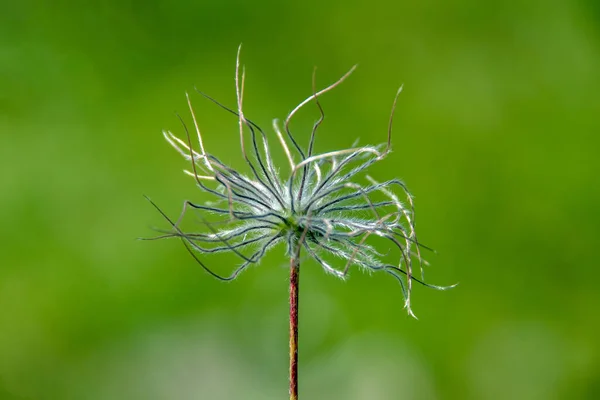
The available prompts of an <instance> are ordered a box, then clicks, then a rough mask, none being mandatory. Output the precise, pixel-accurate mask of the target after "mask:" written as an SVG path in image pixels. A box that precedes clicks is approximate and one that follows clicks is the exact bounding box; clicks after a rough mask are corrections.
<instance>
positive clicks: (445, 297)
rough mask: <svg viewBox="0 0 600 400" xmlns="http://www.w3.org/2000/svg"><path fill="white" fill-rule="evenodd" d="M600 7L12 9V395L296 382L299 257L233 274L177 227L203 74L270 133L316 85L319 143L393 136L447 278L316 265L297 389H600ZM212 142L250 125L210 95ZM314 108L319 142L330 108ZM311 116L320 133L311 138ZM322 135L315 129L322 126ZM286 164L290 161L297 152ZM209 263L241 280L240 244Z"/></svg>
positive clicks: (59, 5) (306, 116) (5, 76)
mask: <svg viewBox="0 0 600 400" xmlns="http://www.w3.org/2000/svg"><path fill="white" fill-rule="evenodd" d="M598 4H599V3H598V2H597V1H595V0H587V1H585V0H581V1H568V0H545V1H539V0H531V1H520V2H479V1H474V0H458V1H452V2H444V1H437V0H429V1H421V2H397V1H378V0H376V1H370V2H333V1H332V2H324V1H313V0H306V1H301V2H277V1H268V0H263V1H187V2H185V1H176V2H170V1H149V2H135V1H125V2H124V1H100V2H75V1H55V2H50V1H47V2H43V1H37V2H36V1H20V2H8V1H3V2H2V4H1V5H0V176H1V181H0V184H1V187H0V221H1V226H2V227H1V228H0V238H1V241H0V248H1V251H0V398H2V399H29V400H43V399H60V400H63V399H64V400H71V399H73V400H79V399H81V400H88V399H89V400H108V399H111V400H114V399H126V400H129V399H131V400H136V399H143V400H162V399H169V400H171V399H177V400H187V399H215V400H218V399H284V398H287V368H288V364H287V363H288V361H287V357H288V353H287V324H288V321H287V307H288V305H287V291H288V286H287V285H288V284H287V278H288V269H287V262H286V260H285V257H284V249H283V248H279V250H276V251H273V252H272V253H271V254H269V256H268V257H267V259H266V260H265V261H264V262H263V263H262V264H261V265H260V266H259V267H256V268H252V269H250V270H249V271H248V272H247V273H245V274H244V275H242V277H241V278H240V279H239V280H237V281H235V282H233V283H229V284H224V283H221V282H218V281H216V280H214V279H212V278H210V277H209V276H208V275H207V274H206V273H204V272H203V271H202V270H201V269H200V268H199V267H198V266H197V265H196V264H195V263H194V261H193V260H192V259H191V258H190V257H189V255H188V254H187V253H186V252H185V250H184V249H183V247H182V246H181V245H180V244H178V243H177V242H176V241H169V240H166V241H158V242H141V241H136V238H137V237H139V236H151V235H152V234H153V230H152V229H153V227H161V228H165V227H166V225H165V223H164V220H162V218H161V217H160V215H158V214H157V213H156V211H155V210H154V209H153V208H152V207H151V206H150V204H149V203H148V202H147V201H145V200H144V198H143V197H142V195H143V194H146V195H148V196H150V197H151V198H152V199H153V200H155V201H156V202H157V203H158V204H159V205H161V206H162V207H163V208H164V209H165V210H166V212H167V213H169V214H170V215H178V213H179V210H180V207H181V204H182V201H183V199H191V200H195V201H203V200H205V198H204V197H203V195H202V194H201V193H200V192H199V191H198V190H196V188H195V187H194V185H193V182H192V180H191V179H190V178H188V177H186V176H184V174H183V173H182V172H181V170H182V169H183V168H184V167H185V163H184V161H183V160H182V159H181V158H180V157H179V156H178V155H177V154H176V153H175V152H174V151H173V150H172V149H171V148H170V147H169V146H168V145H167V144H166V142H165V141H164V140H163V138H162V136H161V130H162V129H165V128H166V129H172V130H173V131H174V132H176V133H178V134H181V133H182V129H181V127H180V125H179V122H178V120H177V117H176V115H175V113H176V112H179V113H180V114H182V115H183V116H184V118H185V119H186V120H187V121H188V122H189V121H190V119H189V114H188V112H187V106H186V103H185V96H184V93H185V91H193V88H194V86H197V87H198V88H201V89H202V90H203V91H205V92H207V93H209V94H211V95H213V96H214V97H216V98H218V99H220V100H221V101H223V102H224V103H226V104H228V105H234V104H235V100H234V99H235V93H234V83H233V77H234V65H235V53H236V49H237V46H238V44H239V43H242V42H243V44H244V47H243V53H242V59H243V63H244V64H245V65H246V71H247V79H246V92H245V94H246V95H245V111H246V114H247V115H248V116H249V117H251V118H252V119H254V120H255V121H256V122H258V123H259V124H260V125H262V126H263V127H265V128H266V129H267V130H268V131H269V132H271V131H270V126H271V120H272V119H273V118H284V117H285V115H286V114H287V113H288V112H289V111H290V110H291V109H292V108H293V107H294V106H295V105H296V104H297V103H298V102H300V101H301V100H302V99H304V98H305V97H307V96H308V95H310V94H311V74H312V70H313V67H314V66H318V72H317V82H318V84H319V86H324V85H326V84H328V83H330V82H332V81H334V80H335V79H337V78H338V77H339V76H340V75H341V74H343V73H344V72H345V71H347V70H348V69H349V68H350V66H352V65H353V64H355V63H358V64H359V68H358V70H357V71H356V72H355V74H354V75H353V76H352V77H351V78H350V79H349V80H348V81H347V82H346V83H344V84H343V85H342V86H340V87H339V88H338V89H336V90H335V91H333V92H331V93H328V94H327V95H326V96H323V97H322V103H323V106H324V108H325V111H326V113H327V117H326V120H325V123H324V125H323V126H322V129H321V131H320V134H319V137H318V141H317V150H318V151H327V150H332V149H336V148H340V147H346V146H349V145H350V144H351V143H352V142H353V141H354V140H355V139H356V138H360V140H361V143H379V142H382V141H384V140H385V130H386V126H387V119H388V115H389V110H390V105H391V101H392V99H393V95H394V93H395V91H396V89H397V87H398V86H399V85H400V84H401V83H404V85H405V86H404V87H405V90H404V93H403V94H402V95H401V97H400V101H399V107H398V113H397V117H396V125H395V129H396V130H395V132H396V136H395V145H394V150H395V151H394V153H393V155H392V156H391V157H390V158H388V159H387V160H386V162H385V163H383V164H380V165H378V166H377V167H376V168H374V169H373V170H372V174H373V175H374V176H375V177H377V178H379V179H387V178H391V177H395V176H397V177H400V178H402V179H403V180H405V182H406V183H407V184H408V186H409V187H410V188H411V190H412V191H413V193H414V194H415V196H416V207H417V219H418V230H419V234H420V238H421V240H422V241H423V242H425V243H427V244H429V245H430V246H432V247H434V248H435V249H437V251H438V254H429V255H428V256H427V258H428V259H429V261H430V262H431V264H432V265H431V267H430V268H429V269H428V275H427V278H428V281H430V282H432V283H436V284H451V283H454V282H457V281H458V282H460V285H459V287H458V288H456V289H454V290H452V291H449V292H437V291H433V290H429V289H425V288H422V287H417V288H416V289H415V293H414V298H413V304H414V309H415V312H416V313H417V315H418V317H419V320H414V319H411V318H409V317H407V315H406V313H405V311H404V310H403V309H402V296H401V292H400V289H399V287H398V286H397V284H396V282H394V281H393V280H392V279H389V277H388V276H384V275H377V274H375V275H372V276H369V275H367V274H363V273H360V272H358V271H355V272H354V273H353V274H352V276H351V279H350V280H349V281H347V282H342V281H338V280H336V279H334V278H332V277H331V276H326V275H325V274H324V273H323V272H322V270H321V269H320V267H319V266H318V265H316V264H315V263H310V262H306V263H304V264H303V270H302V271H303V272H302V276H301V304H300V307H301V310H300V314H301V317H300V318H301V322H300V392H301V396H302V398H303V399H310V400H315V399H346V400H350V399H374V400H377V399H382V400H383V399H392V400H393V399H423V400H424V399H483V400H487V399H489V400H495V399H498V400H500V399H503V400H505V399H528V400H529V399H531V400H534V399H544V400H548V399H598V398H600V348H599V347H600V339H599V337H600V335H599V332H600V311H599V310H600V296H599V292H598V280H599V279H600V269H599V268H598V267H599V262H598V259H597V257H598V249H599V246H600V241H599V240H598V238H599V233H598V232H599V228H600V212H599V209H598V207H599V204H600V185H599V181H598V179H599V178H598V175H599V172H600V157H598V153H599V150H600V147H599V144H600V141H599V139H598V135H599V133H600V118H599V114H600V99H599V95H598V93H599V92H600V73H599V71H600V7H599V6H598ZM192 101H193V102H194V104H195V108H196V112H197V115H198V118H199V121H200V125H201V127H202V129H203V131H204V134H205V140H206V145H207V147H208V149H209V150H210V151H211V152H213V153H215V154H217V155H219V156H220V157H221V158H222V159H223V160H224V161H228V162H231V163H233V164H234V165H240V163H239V147H238V145H237V133H236V132H237V131H236V123H237V122H236V120H235V118H234V117H232V116H231V115H229V114H228V113H226V112H224V111H223V110H221V109H219V108H218V107H216V106H215V105H213V104H211V103H210V102H208V101H206V100H205V99H202V98H201V97H200V96H198V95H195V94H194V95H192ZM317 116H318V114H317V111H316V109H315V108H314V107H307V108H306V109H305V110H304V111H303V112H302V113H301V114H299V115H298V118H297V120H296V122H295V124H296V131H297V132H299V134H300V138H301V140H307V139H308V132H309V127H310V126H311V124H312V122H313V121H314V120H315V119H316V118H317ZM302 132H304V133H302ZM303 135H304V136H303ZM278 160H279V162H284V160H285V159H284V158H283V156H282V155H281V154H279V155H278ZM209 261H210V265H212V266H213V267H214V268H215V269H217V270H219V271H221V272H226V271H229V270H231V269H232V268H233V267H234V265H232V264H231V262H230V259H229V258H228V259H225V258H219V257H213V258H211V259H210V260H209Z"/></svg>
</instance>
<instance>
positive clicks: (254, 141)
mask: <svg viewBox="0 0 600 400" xmlns="http://www.w3.org/2000/svg"><path fill="white" fill-rule="evenodd" d="M239 56H240V53H239V49H238V55H237V62H236V74H235V83H236V97H237V107H236V110H232V109H230V108H227V107H225V106H224V105H222V104H221V103H219V102H217V101H216V100H214V99H212V98H211V97H209V96H208V95H206V94H204V93H202V92H199V93H200V94H202V95H203V96H204V97H206V98H208V99H209V100H211V101H212V102H214V103H216V104H217V105H219V106H220V107H222V108H224V109H225V110H227V111H229V112H230V113H232V114H234V115H236V116H237V118H238V122H239V139H240V146H241V153H242V156H243V157H244V159H245V161H246V163H247V164H248V166H249V167H250V170H251V175H250V176H247V175H245V174H243V173H241V172H238V171H236V170H235V169H233V168H231V167H229V166H228V165H226V164H225V163H223V162H222V161H221V160H219V158H217V157H216V156H214V155H213V154H211V153H209V152H207V151H206V149H205V147H204V143H203V140H202V134H201V132H200V128H199V126H198V123H197V120H196V116H195V114H194V110H193V108H192V104H191V102H190V98H189V95H187V93H186V96H187V101H188V106H189V109H190V112H191V115H192V118H193V122H194V127H195V131H196V134H197V139H198V146H199V147H198V150H196V149H194V146H193V144H192V140H191V138H190V134H189V131H188V129H187V127H186V126H185V123H184V122H183V120H181V122H182V124H183V126H184V129H185V132H186V139H185V140H182V139H180V138H178V137H177V136H175V135H174V134H173V133H171V132H170V131H164V132H163V134H164V137H165V139H166V140H167V141H168V142H169V144H171V145H172V146H173V147H174V148H175V150H177V151H178V152H179V153H180V154H181V155H182V156H183V157H184V158H185V159H186V160H188V161H190V165H191V169H190V170H186V171H185V173H186V174H188V175H189V176H191V177H192V178H193V179H194V180H195V182H196V184H197V186H198V188H200V189H201V190H202V191H204V192H206V193H208V194H210V195H212V196H213V197H214V198H215V200H216V201H213V202H211V203H204V204H197V203H193V202H191V201H185V202H184V207H183V211H182V213H181V216H180V217H179V219H178V220H177V221H175V222H174V221H173V220H171V219H170V218H169V217H168V216H167V215H166V214H165V213H164V212H163V211H161V210H160V209H159V208H158V207H157V206H156V205H155V204H154V203H152V204H153V205H154V206H155V207H156V208H157V209H158V211H159V212H160V213H161V214H162V215H163V216H164V217H165V218H166V219H167V220H168V221H169V223H170V225H171V230H170V231H169V232H166V233H165V234H164V235H162V236H159V237H157V238H166V237H176V238H180V239H181V240H182V242H183V244H184V245H185V247H186V249H187V250H188V251H189V252H190V254H191V255H192V256H193V257H194V259H195V260H196V261H197V262H198V264H200V265H201V266H202V267H203V268H204V269H205V270H206V271H207V272H208V273H209V274H210V275H212V276H214V277H216V278H218V279H220V280H224V281H230V280H233V279H235V278H237V277H238V276H239V275H240V273H241V272H242V271H244V270H245V269H246V268H247V267H249V266H250V265H253V264H257V263H258V262H259V261H260V260H261V258H262V257H263V256H264V255H265V254H266V253H267V251H269V250H270V249H271V248H273V247H275V246H276V245H277V244H279V243H284V244H285V245H286V246H287V254H288V256H289V257H291V258H292V259H298V258H299V257H300V253H301V251H302V252H304V253H305V254H307V255H308V256H310V258H312V259H314V260H315V261H316V262H317V263H318V264H319V265H320V266H321V267H322V268H323V270H324V271H325V272H327V273H329V274H332V275H334V276H337V277H338V278H342V279H344V278H345V277H346V276H347V275H348V272H349V270H350V267H352V266H353V265H355V266H358V267H360V268H362V269H364V270H366V271H382V272H385V273H387V274H389V275H391V276H393V277H394V278H396V279H397V280H398V282H400V285H401V288H402V293H403V295H404V299H405V304H404V306H405V308H406V309H407V310H408V313H409V314H410V315H413V316H414V314H413V313H412V310H411V304H410V299H411V288H412V282H413V281H415V282H418V283H420V284H422V285H425V286H427V287H431V288H435V289H439V290H445V289H448V288H450V287H452V286H449V287H441V286H434V285H430V284H427V283H424V282H423V280H422V273H423V265H424V264H426V262H425V261H424V260H423V259H422V257H421V248H424V249H429V248H427V247H426V246H424V245H422V244H421V243H419V241H418V240H417V235H416V232H415V212H414V204H413V196H412V195H411V194H410V192H409V191H408V189H407V188H406V186H405V185H404V183H403V182H402V181H400V180H399V179H395V178H394V179H390V180H387V181H383V182H378V181H376V180H375V179H374V178H372V177H371V176H369V175H366V172H367V170H368V169H369V167H370V166H372V165H373V164H375V163H376V162H378V161H381V160H383V159H384V158H385V157H386V156H388V154H390V150H391V143H392V122H393V115H394V110H395V108H396V102H397V99H398V95H399V94H400V92H401V90H402V87H400V89H399V90H398V92H397V93H396V96H395V98H394V102H393V105H392V112H391V115H390V119H389V126H388V132H387V142H386V143H384V144H383V145H379V146H370V145H367V146H359V147H354V148H348V149H342V150H337V151H332V152H327V153H321V154H314V144H315V137H316V134H317V130H318V128H319V126H320V125H321V122H322V121H323V118H324V112H323V109H322V108H321V105H320V103H319V97H320V96H322V95H323V94H324V93H326V92H328V91H330V90H331V89H333V88H335V87H336V86H338V85H339V84H340V83H342V82H343V81H344V80H345V79H346V78H347V77H348V76H349V75H350V74H351V73H352V72H353V71H354V69H355V67H356V66H354V67H352V68H351V69H350V71H348V72H347V73H346V74H345V75H344V76H342V77H341V78H340V79H339V80H338V81H337V82H335V83H333V84H332V85H330V86H328V87H326V88H325V89H322V90H320V91H318V92H317V91H316V90H315V84H314V74H313V94H312V95H311V96H309V97H308V98H307V99H306V100H304V101H303V102H301V103H300V104H299V105H298V106H296V107H295V108H294V109H293V110H292V111H291V112H290V113H289V114H288V116H287V118H286V119H285V121H284V123H283V131H282V130H281V128H280V127H279V124H278V121H277V120H274V121H273V129H274V131H275V134H276V136H277V140H278V142H279V144H280V145H281V148H282V149H283V152H284V153H285V156H286V158H287V161H288V162H289V169H290V172H289V174H288V175H287V176H286V177H285V178H283V177H282V176H281V172H280V170H279V168H277V167H276V166H275V165H274V163H273V159H272V157H271V148H270V143H269V138H268V136H267V134H266V133H265V132H264V131H263V130H262V129H261V128H260V127H259V126H258V125H256V124H255V123H254V122H252V121H251V120H249V119H247V118H246V117H245V115H244V112H243V108H242V99H243V91H244V78H245V73H244V69H243V67H242V70H241V71H240V63H239ZM311 101H314V102H315V103H316V105H317V107H318V110H319V112H320V118H319V119H318V120H317V121H316V123H315V124H314V125H313V128H312V132H311V135H310V141H309V143H308V147H307V148H303V147H302V146H300V144H299V143H298V141H297V140H296V138H295V137H294V135H293V134H292V132H291V130H290V122H291V120H292V118H293V117H294V115H295V114H296V113H297V112H298V111H299V110H300V109H301V108H302V107H304V106H305V105H306V104H308V103H309V102H311ZM180 119H181V118H180ZM248 134H249V142H250V146H249V147H250V149H248V148H247V146H246V142H245V140H244V139H245V136H246V135H248ZM298 158H299V160H298ZM361 175H364V176H365V178H366V183H361V182H360V181H358V180H357V178H358V177H359V176H361ZM377 197H378V198H377ZM401 198H402V200H401ZM189 208H192V209H196V210H200V211H204V212H206V213H210V214H213V215H215V214H216V215H221V216H222V217H223V219H221V220H220V221H218V222H217V223H213V222H210V223H209V222H208V221H207V220H206V219H205V218H203V217H201V218H202V221H203V223H202V225H203V226H205V227H206V229H205V231H203V232H184V231H183V230H182V229H181V228H180V221H181V219H182V217H183V216H184V214H185V213H186V211H187V210H188V209H189ZM200 214H201V213H200ZM157 238H155V239H157ZM377 238H379V239H383V240H385V241H387V242H388V243H389V244H390V245H391V247H392V248H393V249H394V251H395V252H397V254H398V257H397V262H396V263H395V264H390V263H387V262H385V261H383V258H384V254H382V253H380V252H379V251H378V250H376V248H375V246H374V245H373V243H372V241H373V240H374V239H377ZM429 250H431V249H429ZM219 252H230V253H233V254H235V255H237V256H238V257H239V258H240V259H241V264H240V265H239V266H237V268H235V270H234V271H233V272H232V273H231V274H230V275H229V276H222V275H219V274H217V273H215V272H214V271H213V270H211V269H209V268H208V266H207V265H206V264H205V263H204V261H202V260H201V259H200V257H199V255H204V254H209V253H219ZM328 258H333V259H337V267H336V266H334V265H333V264H334V263H335V261H334V262H332V261H329V260H328ZM413 260H416V261H417V263H418V265H419V268H420V272H421V279H417V278H415V277H414V275H413Z"/></svg>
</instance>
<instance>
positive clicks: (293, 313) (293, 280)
mask: <svg viewBox="0 0 600 400" xmlns="http://www.w3.org/2000/svg"><path fill="white" fill-rule="evenodd" d="M299 281H300V260H299V257H292V259H291V261H290V400H298V291H299Z"/></svg>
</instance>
